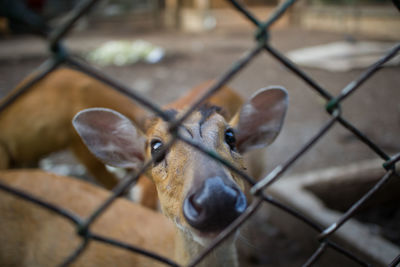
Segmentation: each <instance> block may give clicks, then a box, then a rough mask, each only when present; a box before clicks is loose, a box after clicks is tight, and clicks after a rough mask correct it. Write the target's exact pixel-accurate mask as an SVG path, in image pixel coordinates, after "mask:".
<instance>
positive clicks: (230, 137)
mask: <svg viewBox="0 0 400 267" xmlns="http://www.w3.org/2000/svg"><path fill="white" fill-rule="evenodd" d="M225 143H227V144H228V146H229V147H230V149H231V150H236V138H235V133H234V132H233V129H227V130H226V131H225Z"/></svg>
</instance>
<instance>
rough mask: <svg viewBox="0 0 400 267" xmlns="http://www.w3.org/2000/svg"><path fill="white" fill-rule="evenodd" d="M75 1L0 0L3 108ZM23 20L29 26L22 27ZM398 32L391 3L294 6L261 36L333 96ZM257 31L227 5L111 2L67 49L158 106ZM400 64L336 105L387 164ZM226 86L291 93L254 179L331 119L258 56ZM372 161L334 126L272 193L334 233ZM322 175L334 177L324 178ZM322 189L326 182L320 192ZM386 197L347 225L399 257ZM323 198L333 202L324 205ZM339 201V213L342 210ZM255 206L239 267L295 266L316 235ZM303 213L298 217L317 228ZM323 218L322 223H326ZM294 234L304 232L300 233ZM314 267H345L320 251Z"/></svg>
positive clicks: (64, 157)
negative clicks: (305, 200)
mask: <svg viewBox="0 0 400 267" xmlns="http://www.w3.org/2000/svg"><path fill="white" fill-rule="evenodd" d="M80 2H81V1H77V0H25V1H24V0H19V1H17V0H15V1H7V0H1V1H0V4H1V6H0V10H1V13H0V98H2V97H4V96H6V95H7V93H8V92H10V91H11V90H12V89H13V88H14V87H15V86H16V85H17V84H18V83H19V82H20V81H21V80H22V79H23V78H24V77H26V76H27V75H28V74H29V73H31V72H32V71H33V70H34V69H35V68H36V67H37V66H39V65H40V64H41V63H42V62H43V61H44V60H45V59H46V58H48V56H49V54H50V53H49V51H48V45H47V43H46V42H45V41H44V40H43V39H42V38H41V37H39V35H40V34H42V35H43V34H46V33H47V32H48V31H49V28H55V27H57V26H59V25H61V24H62V23H63V21H65V19H66V18H68V16H69V12H70V11H71V10H72V9H73V8H74V7H75V6H76V5H78V4H79V3H80ZM280 2H282V1H278V0H246V1H245V0H243V1H241V3H243V4H244V5H245V6H247V7H248V9H249V10H250V11H251V12H252V13H253V14H254V15H255V16H257V17H258V18H259V19H261V20H265V19H267V18H268V17H269V15H270V14H271V13H272V12H273V10H274V9H275V8H276V6H277V5H278V4H280ZM24 20H28V21H29V22H30V23H31V26H30V27H27V26H26V23H25V21H24ZM47 27H49V28H47ZM399 29H400V13H399V9H397V8H396V6H395V5H394V4H393V3H392V1H388V0H341V1H333V0H309V1H299V2H298V3H296V4H295V5H294V6H293V7H292V8H290V9H289V11H288V12H286V13H285V14H284V15H283V17H282V18H281V19H280V20H279V21H278V22H277V23H276V24H274V25H273V27H272V30H271V32H270V35H269V38H270V41H271V43H272V45H273V47H275V48H276V49H277V50H279V51H281V52H282V53H283V54H285V55H286V56H288V57H289V58H290V59H291V60H292V61H294V62H295V63H296V64H298V65H299V66H300V67H301V68H302V70H303V71H305V72H306V73H307V74H309V75H310V76H311V77H312V78H313V79H314V80H315V81H317V83H318V84H320V85H321V86H322V87H323V88H325V89H326V90H327V91H329V92H330V93H331V94H332V95H337V94H338V93H339V92H340V91H341V90H342V89H343V88H344V87H345V86H346V85H347V84H348V83H350V82H351V81H353V80H354V79H356V78H358V77H359V76H360V75H361V74H362V73H363V71H365V69H366V68H367V67H368V66H369V65H371V64H372V63H374V62H375V61H376V60H378V59H379V58H380V57H382V56H383V55H384V54H385V53H386V52H387V51H388V50H389V49H390V48H391V47H393V46H394V45H395V44H396V43H398V42H399V41H400V30H399ZM255 30H256V29H255V27H254V25H252V24H251V23H250V22H249V21H248V20H247V19H246V18H244V17H243V15H242V14H240V13H238V12H237V11H236V10H234V8H233V7H232V6H231V5H230V4H229V3H228V2H227V1H224V0H213V1H211V0H147V1H146V0H109V1H103V2H101V3H100V4H99V5H98V6H96V8H95V9H94V10H93V11H91V12H90V13H89V14H87V15H86V16H85V17H83V18H82V19H81V20H79V21H78V23H77V24H76V25H75V27H74V29H73V31H72V32H71V33H70V34H69V35H68V36H67V38H66V39H65V43H66V45H67V47H68V48H69V49H70V52H71V53H73V54H74V55H76V56H79V57H81V58H82V59H84V60H86V61H88V62H90V63H91V64H92V65H93V66H95V67H97V68H99V69H101V70H103V71H104V72H105V73H107V74H108V75H111V76H112V77H114V78H116V79H118V80H119V81H120V82H122V83H123V84H125V85H127V86H129V87H130V88H132V89H133V90H135V91H137V92H140V93H141V94H143V95H144V96H146V97H148V98H149V99H152V100H154V101H155V102H156V103H157V104H159V105H164V104H166V103H169V102H171V101H173V100H175V99H177V98H178V97H179V96H181V95H182V94H183V93H184V92H186V91H188V90H189V89H190V88H192V87H194V86H196V85H197V84H199V83H201V82H203V81H206V80H210V79H214V78H216V77H219V76H220V75H222V74H223V73H224V72H225V71H226V70H227V69H228V68H230V67H231V66H232V64H233V63H234V62H235V61H236V60H237V59H238V58H239V57H240V56H242V55H243V54H244V53H245V52H246V51H248V50H250V49H251V48H253V47H254V46H255V41H254V35H255ZM399 62H400V58H399V55H397V57H395V58H393V59H392V60H391V61H390V62H388V63H387V64H386V65H385V67H384V68H383V69H381V70H380V71H379V72H378V73H377V74H375V75H374V76H373V77H371V78H370V79H369V80H368V81H367V82H365V83H364V84H363V85H362V86H361V88H360V89H359V90H358V91H356V92H355V93H354V94H353V95H352V96H351V97H350V98H348V99H346V100H345V101H344V102H343V104H342V109H343V114H344V117H345V118H346V119H347V120H348V121H350V122H351V123H353V124H354V125H355V126H356V127H357V128H358V129H360V130H361V131H362V132H363V133H365V134H366V135H367V136H368V137H369V138H371V140H373V141H374V142H375V143H376V144H378V145H379V146H380V147H381V148H382V149H383V150H384V151H385V152H386V153H388V154H390V155H393V154H396V153H398V152H399V151H400V142H399V135H400V101H399V100H400V90H399V89H400V88H399V85H400V65H399ZM229 85H230V86H231V87H233V88H234V89H236V90H237V91H238V92H239V93H240V94H241V95H243V97H245V98H247V97H249V96H250V95H251V94H252V93H254V92H255V91H256V90H258V89H259V88H263V87H267V86H270V85H282V86H284V87H285V88H287V89H288V91H289V96H290V107H289V110H288V114H287V119H286V123H285V125H284V127H283V130H282V132H281V134H280V136H279V137H278V138H277V140H276V142H275V143H273V144H272V145H271V146H270V147H269V148H267V150H266V153H263V154H262V156H261V157H262V159H263V160H262V166H258V172H257V175H258V176H259V177H263V176H265V175H266V174H268V173H269V172H270V171H271V170H272V169H273V168H275V167H276V166H277V165H279V164H281V163H283V162H284V161H285V160H287V159H288V158H289V157H290V156H291V155H293V154H294V153H295V152H296V151H297V150H298V149H299V148H300V147H301V146H302V145H303V144H304V143H305V142H307V141H308V140H309V139H310V138H311V137H312V136H313V135H315V134H316V133H317V132H318V131H319V129H320V128H321V127H322V126H323V125H324V123H325V122H326V121H327V120H328V119H329V118H330V116H329V115H328V114H327V113H326V112H325V110H324V104H325V102H324V100H323V99H322V98H321V97H319V96H318V95H317V94H316V93H315V92H314V91H313V90H312V89H311V88H310V87H309V86H308V85H307V84H306V83H305V82H304V81H302V80H301V79H299V78H298V77H297V76H295V75H294V74H293V73H292V72H290V71H289V70H287V69H286V68H285V67H284V66H283V65H282V64H280V63H279V62H277V61H276V60H275V59H274V58H273V57H271V56H270V55H268V54H267V53H262V54H261V55H260V56H258V57H257V58H256V59H255V60H254V61H253V62H252V63H250V64H249V66H248V67H247V68H245V69H244V70H243V71H242V72H240V74H238V75H236V76H235V78H234V79H233V80H232V81H231V82H230V84H229ZM0 130H1V129H0ZM257 157H260V155H259V154H257ZM381 163H383V161H381V160H380V159H379V157H378V156H377V155H376V154H375V153H373V152H372V151H371V150H370V149H369V148H368V147H367V146H366V145H365V144H363V143H361V142H360V141H359V140H358V139H357V138H355V137H354V136H353V135H352V134H351V133H350V132H348V131H347V130H345V129H344V128H343V127H342V126H340V125H335V126H334V127H333V129H332V130H330V131H329V133H328V134H327V135H326V136H324V137H323V138H322V139H321V140H320V141H319V142H318V143H317V144H316V145H315V146H314V147H313V148H312V149H311V150H310V151H308V152H307V153H306V154H305V155H304V156H303V157H301V158H300V159H299V160H298V161H297V162H296V164H295V165H293V167H292V168H291V169H290V170H289V171H288V172H286V173H285V175H284V179H283V180H287V181H291V180H293V181H295V182H294V183H292V184H289V183H282V185H281V186H280V187H279V182H278V183H277V184H278V186H277V188H276V189H274V188H273V187H272V189H271V193H272V194H275V195H276V196H277V197H278V198H280V199H282V200H284V201H286V202H287V203H288V204H292V205H294V207H296V208H297V209H299V210H302V208H303V207H302V206H301V203H300V204H299V203H298V202H299V201H293V202H291V201H292V200H291V199H290V198H289V197H288V196H287V195H286V194H294V193H293V192H297V193H298V194H311V195H312V199H313V200H314V201H316V202H317V203H319V204H318V205H320V206H318V207H319V208H321V210H320V211H319V213H322V212H327V214H328V215H326V217H325V218H328V219H327V222H330V223H332V222H334V220H335V219H334V218H336V217H330V216H333V215H335V216H338V215H340V214H341V212H343V211H344V210H346V209H347V208H348V207H349V206H348V205H347V204H346V203H354V201H356V200H357V196H360V195H362V193H365V192H366V190H368V189H369V188H370V186H372V185H373V184H374V183H375V182H376V181H377V179H379V178H380V176H379V175H380V174H379V172H378V174H377V175H375V173H376V171H375V170H376V169H378V168H380V164H381ZM41 166H42V167H43V168H45V169H48V170H52V171H56V172H59V173H62V174H69V175H75V176H82V175H84V173H85V171H84V169H82V168H83V167H81V166H80V165H79V164H78V163H77V162H76V161H75V160H74V159H73V158H72V156H70V154H69V153H68V152H61V153H57V154H55V155H51V156H50V157H47V158H46V159H44V160H43V161H42V163H41ZM349 166H350V167H349ZM352 168H353V169H352ZM354 169H355V171H353V170H354ZM327 170H330V171H331V172H330V173H329V174H327V172H326V171H327ZM324 171H325V172H324ZM315 173H318V175H315ZM332 173H333V174H332ZM349 173H350V174H351V175H350V174H349ZM368 174H371V175H372V174H373V175H372V176H373V177H369V176H368ZM310 175H311V177H312V178H310ZM313 175H314V176H313ZM350 176H351V177H350ZM367 176H368V178H366V177H367ZM300 177H303V178H304V179H303V180H304V181H306V180H307V183H306V185H304V184H302V183H300V182H299V181H300V180H301V179H300ZM321 177H322V178H321ZM327 177H328V178H327ZM348 177H350V178H348ZM310 179H311V180H310ZM319 181H324V182H321V183H322V184H321V185H318V182H319ZM330 181H333V183H332V184H330V183H329V182H330ZM337 181H339V182H337ZM349 181H350V182H349ZM397 181H398V179H397ZM283 185H285V187H284V186H283ZM335 185H336V186H337V187H334V186H335ZM344 185H345V186H346V187H347V188H353V189H354V191H351V192H348V196H345V195H344V193H343V190H342V189H343V186H344ZM390 187H392V188H393V194H391V196H390V197H387V195H388V194H387V191H386V192H385V193H386V197H385V198H382V199H381V198H378V197H377V198H376V203H372V204H371V205H370V206H371V207H372V208H371V209H369V210H368V209H367V210H366V211H365V212H364V213H363V214H361V215H360V218H358V221H356V222H355V224H356V225H357V227H364V228H365V232H362V233H363V234H365V235H366V236H368V237H369V234H371V235H373V236H378V239H379V238H381V237H383V239H382V240H383V241H382V244H383V245H382V246H383V247H382V248H384V249H381V251H385V250H386V251H389V250H390V251H392V250H393V251H394V252H396V251H397V252H398V253H400V248H399V247H400V229H399V226H400V209H399V207H397V206H398V205H393V203H399V202H398V201H399V200H400V199H399V194H398V193H396V192H398V189H399V188H400V186H399V183H398V182H397V183H395V184H391V185H390ZM304 188H306V189H304ZM307 188H308V189H307ZM310 188H312V190H311V189H310ZM324 188H325V189H326V190H325V189H324ZM303 189H304V190H303ZM290 190H293V191H290ZM296 190H297V191H296ZM313 190H314V191H313ZM396 190H397V191H396ZM297 193H296V194H297ZM299 198H301V196H299ZM329 199H331V200H332V199H333V200H332V201H331V203H333V204H332V205H329ZM349 199H350V200H349ZM341 200H343V201H344V203H345V204H343V205H341V204H340V203H339V202H340V201H341ZM296 202H297V203H296ZM388 203H389V204H388ZM390 203H391V204H390ZM296 205H300V206H296ZM264 206H265V207H264ZM264 206H263V212H259V213H258V214H257V216H256V217H255V218H253V220H252V221H251V222H249V223H248V224H249V225H250V226H251V225H257V228H256V229H257V231H255V230H254V229H255V228H254V227H248V228H249V229H243V230H242V234H241V236H242V237H241V238H239V243H240V248H241V255H242V265H243V266H299V265H301V264H302V263H304V261H305V260H307V258H308V257H309V256H310V255H311V254H312V252H313V249H315V247H316V246H317V245H318V242H317V240H316V239H315V236H316V234H315V232H311V233H312V234H309V233H310V231H309V230H310V229H307V230H304V231H303V230H300V229H303V228H302V227H305V226H304V225H301V223H300V222H298V221H293V220H294V219H293V218H287V217H285V215H283V214H281V213H279V211H276V210H273V209H272V208H271V207H269V206H267V205H264ZM388 206H390V207H389V208H385V209H384V208H382V207H388ZM306 210H307V209H306ZM310 210H311V209H308V211H304V212H305V213H306V212H310V213H309V214H308V213H307V215H308V216H310V217H312V218H314V219H316V220H320V218H319V217H318V216H319V215H316V214H313V211H310ZM316 210H317V209H314V211H316ZM383 210H384V211H383ZM382 213H383V214H382ZM332 214H333V215H332ZM313 216H316V217H313ZM321 220H322V221H319V222H320V223H321V224H324V223H325V222H326V221H324V219H321ZM360 222H361V224H362V226H359V223H360ZM299 224H300V225H299ZM305 228H307V227H305ZM364 228H363V229H364ZM251 229H253V230H251ZM351 229H353V228H351ZM351 229H350V230H351ZM357 229H358V228H357ZM350 230H349V231H350ZM363 231H364V230H363ZM300 232H302V233H303V234H301V235H299V233H300ZM350 232H351V231H350ZM345 235H349V233H348V232H346V233H345ZM357 235H358V236H357ZM338 238H339V239H341V238H340V236H339V237H338ZM355 239H360V235H359V234H356V236H355ZM379 240H381V239H379ZM343 242H344V241H343ZM345 242H347V243H346V244H347V245H346V246H348V247H350V248H352V249H354V250H355V251H357V253H359V254H360V255H364V256H365V255H368V254H370V251H368V248H364V247H362V245H360V243H364V246H366V247H368V243H367V242H365V240H362V241H361V242H360V240H358V241H357V240H356V241H351V240H350V241H348V240H346V241H345ZM352 242H353V243H352ZM354 242H355V243H356V245H354ZM379 242H381V241H379ZM379 242H378V243H379ZM379 244H381V243H379ZM386 245H387V246H388V247H390V249H388V248H387V247H386ZM369 249H374V250H376V247H370V248H369ZM391 249H392V250H391ZM378 253H380V255H381V256H382V257H380V256H379V255H378V256H375V255H373V256H370V257H371V261H373V262H375V263H377V264H378V265H383V263H384V262H385V261H386V262H387V263H389V262H390V260H391V259H390V258H388V257H389V256H388V255H386V254H385V253H383V252H378ZM330 254H332V255H330ZM367 257H368V256H367ZM319 264H320V265H319V266H338V265H345V266H352V264H353V263H351V262H349V261H348V260H347V259H345V258H344V257H343V256H340V257H337V255H336V254H335V252H328V256H326V257H324V258H323V259H322V260H321V261H320V262H319Z"/></svg>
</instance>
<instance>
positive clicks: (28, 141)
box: [0, 68, 157, 208]
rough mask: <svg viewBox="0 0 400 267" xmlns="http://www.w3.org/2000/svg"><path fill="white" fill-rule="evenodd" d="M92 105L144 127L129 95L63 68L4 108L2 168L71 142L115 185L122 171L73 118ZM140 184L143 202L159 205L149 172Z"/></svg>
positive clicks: (0, 144) (141, 113)
mask: <svg viewBox="0 0 400 267" xmlns="http://www.w3.org/2000/svg"><path fill="white" fill-rule="evenodd" d="M28 81H29V78H28V79H26V80H25V81H23V82H22V83H21V84H20V85H19V86H17V88H16V89H14V91H12V92H11V94H10V95H12V94H13V93H14V92H15V91H17V90H18V89H19V88H20V87H22V86H23V85H24V84H25V83H27V82H28ZM10 95H9V96H8V97H10ZM6 98H7V97H6ZM3 101H4V100H3ZM90 107H106V108H111V109H114V110H117V111H119V112H120V113H122V114H124V115H125V116H127V117H128V118H129V119H131V120H132V121H133V122H134V123H135V124H136V125H138V126H139V127H140V126H141V125H142V124H143V120H144V118H145V117H146V113H145V112H144V111H143V110H142V109H141V108H140V107H139V106H138V105H137V104H135V103H134V102H133V101H132V100H131V99H130V98H128V97H126V96H124V95H122V94H121V93H118V92H117V91H115V90H112V89H111V88H110V87H108V86H106V85H105V84H103V83H101V82H99V81H97V80H95V79H93V78H91V77H89V76H87V75H85V74H83V73H81V72H79V71H75V70H72V69H66V68H62V69H58V70H56V71H54V72H52V73H51V74H49V75H48V76H47V77H45V78H44V79H43V80H42V81H40V82H39V83H37V84H36V85H34V86H33V87H32V88H31V89H30V90H29V91H28V92H27V93H25V94H24V95H22V96H20V97H19V98H18V99H17V100H16V101H15V102H14V103H12V104H11V105H10V106H8V107H7V108H6V109H5V110H4V111H2V112H1V113H0V129H1V131H0V169H7V168H12V167H28V166H29V167H30V166H34V165H36V164H37V162H38V160H39V159H40V158H41V157H44V156H46V155H48V154H50V153H52V152H55V151H59V150H62V149H66V148H69V149H71V150H72V151H73V152H74V154H75V155H76V156H77V158H78V159H79V160H80V161H81V162H82V163H83V164H84V165H85V166H86V168H87V170H88V171H89V172H90V173H91V174H92V175H93V176H94V177H95V178H96V179H97V181H98V182H99V183H100V184H102V185H103V186H104V187H106V188H108V189H112V188H114V186H115V185H116V184H117V183H118V179H117V177H115V176H114V175H113V174H112V173H110V172H109V171H107V169H106V168H105V166H104V164H103V163H102V162H100V161H99V160H97V159H96V158H95V157H94V156H93V155H92V154H91V153H90V152H89V151H88V149H87V148H86V146H85V145H84V144H83V143H82V141H81V139H80V138H79V136H78V135H77V134H76V132H75V130H74V129H73V127H72V124H71V121H72V118H73V117H74V115H75V114H76V113H77V112H78V111H80V110H82V109H85V108H90ZM139 184H140V186H141V187H142V188H143V191H144V194H143V195H144V196H146V199H143V204H145V205H149V207H151V208H156V205H157V197H156V195H155V194H154V192H155V190H154V186H153V185H152V184H151V183H149V182H148V181H146V178H142V179H140V181H139Z"/></svg>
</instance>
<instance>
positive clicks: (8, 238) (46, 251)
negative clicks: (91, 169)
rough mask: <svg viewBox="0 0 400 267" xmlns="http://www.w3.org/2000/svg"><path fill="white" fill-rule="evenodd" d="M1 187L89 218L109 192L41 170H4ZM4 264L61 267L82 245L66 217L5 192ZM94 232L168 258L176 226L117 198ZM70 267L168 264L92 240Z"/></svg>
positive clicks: (1, 195) (0, 199)
mask: <svg viewBox="0 0 400 267" xmlns="http://www.w3.org/2000/svg"><path fill="white" fill-rule="evenodd" d="M0 183H2V184H6V185H8V186H11V187H13V188H16V189H19V190H22V191H26V192H29V193H30V194H31V195H33V196H35V197H37V198H40V199H42V200H45V201H47V202H49V203H51V204H53V205H57V206H59V207H63V208H64V209H66V210H68V211H70V212H74V213H76V214H77V215H80V216H82V217H84V218H85V217H87V216H89V215H90V214H91V212H93V211H94V210H95V209H96V208H97V207H98V206H99V205H100V204H101V203H102V202H104V201H105V200H106V199H107V198H108V197H109V196H110V193H109V192H107V191H106V190H104V189H102V188H99V187H97V186H94V185H91V184H89V183H86V182H83V181H79V180H77V179H72V178H71V177H63V176H59V175H55V174H51V173H46V172H44V171H41V170H32V169H30V170H6V171H0ZM0 214H1V215H0V242H1V244H3V245H2V246H1V249H0V266H3V267H11V266H21V267H23V266H26V267H28V266H29V267H32V266H59V265H60V264H61V263H62V262H63V261H64V260H65V259H66V258H67V257H68V256H69V255H70V254H72V252H73V251H74V250H75V249H76V248H77V247H79V245H80V244H81V242H82V238H80V237H79V236H78V235H77V233H76V228H75V227H74V226H73V224H72V223H71V222H69V221H68V220H67V219H65V218H63V217H61V216H59V215H56V214H54V213H53V212H50V211H48V210H46V209H44V208H42V207H40V206H38V205H36V204H33V203H30V202H29V201H27V200H23V199H21V198H18V197H16V196H13V195H12V194H9V193H6V192H3V191H0ZM90 231H91V232H93V233H95V234H98V235H102V236H104V237H109V238H112V239H115V240H120V241H123V242H125V243H128V244H131V245H136V246H138V247H141V248H144V249H146V250H148V251H152V252H156V253H158V254H161V255H163V256H164V257H171V255H173V254H174V238H175V231H174V227H173V224H172V223H171V222H169V221H168V220H167V219H166V218H165V217H164V216H163V215H162V214H160V213H158V212H155V211H153V210H150V209H148V208H146V207H143V206H141V205H138V204H135V203H132V202H131V201H127V200H125V199H117V200H116V201H115V202H114V203H113V204H112V206H111V207H110V208H109V209H107V211H105V213H104V214H102V215H101V216H100V217H99V218H98V220H96V222H94V224H93V225H92V226H91V230H90ZM70 266H83V267H102V266H104V267H109V266H119V267H124V266H125V267H131V266H165V265H164V264H159V263H158V262H156V261H154V260H152V259H150V258H147V257H144V256H139V255H138V254H135V253H132V252H130V251H127V250H124V249H121V248H117V247H113V246H110V245H108V244H103V243H100V242H97V241H91V243H90V244H89V245H88V247H87V248H86V250H85V251H84V252H83V253H82V255H80V256H79V257H78V258H77V260H76V261H75V262H74V263H73V264H71V265H70Z"/></svg>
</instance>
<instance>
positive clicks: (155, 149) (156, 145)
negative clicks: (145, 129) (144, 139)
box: [150, 139, 165, 164]
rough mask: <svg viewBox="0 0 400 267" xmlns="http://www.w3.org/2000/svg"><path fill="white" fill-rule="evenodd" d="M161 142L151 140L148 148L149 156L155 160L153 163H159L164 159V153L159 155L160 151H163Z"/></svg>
mask: <svg viewBox="0 0 400 267" xmlns="http://www.w3.org/2000/svg"><path fill="white" fill-rule="evenodd" d="M163 146H164V144H163V142H162V141H161V140H159V139H153V140H151V143H150V148H151V156H152V157H153V158H155V160H154V162H155V163H156V164H157V163H160V162H161V161H162V160H163V159H164V157H165V151H164V152H163V153H160V151H161V150H162V149H163Z"/></svg>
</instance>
